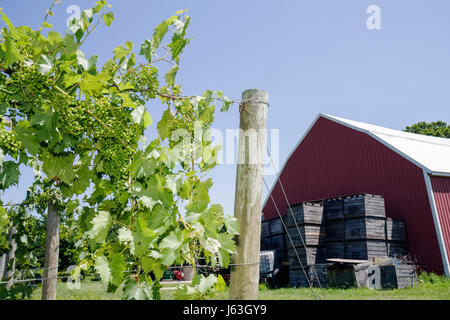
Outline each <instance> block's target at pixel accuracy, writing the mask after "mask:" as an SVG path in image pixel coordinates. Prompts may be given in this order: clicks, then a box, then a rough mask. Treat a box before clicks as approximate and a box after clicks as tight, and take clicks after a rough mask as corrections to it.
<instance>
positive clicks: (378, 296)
mask: <svg viewBox="0 0 450 320" xmlns="http://www.w3.org/2000/svg"><path fill="white" fill-rule="evenodd" d="M171 286H172V287H173V286H174V285H171ZM175 286H176V285H175ZM164 287H165V288H166V289H163V290H162V293H161V295H162V299H163V300H171V299H173V293H174V290H170V289H169V290H168V289H167V287H168V286H164ZM57 290H58V291H57V299H59V300H118V299H121V290H120V289H119V290H118V291H117V292H116V293H115V294H109V293H107V292H106V291H105V289H104V288H103V287H102V284H101V282H99V281H89V280H87V281H83V282H82V283H81V288H80V289H78V290H76V289H69V288H68V287H67V285H66V283H64V282H59V283H58V289H57ZM315 292H316V295H318V294H319V289H316V291H315ZM321 292H322V294H323V295H324V296H325V299H327V300H450V279H449V278H444V277H437V276H428V277H422V279H421V281H420V282H419V285H418V286H417V287H416V288H408V289H395V290H370V289H367V288H349V289H333V288H327V289H322V290H321ZM40 297H41V289H40V288H38V289H36V290H35V292H34V294H33V296H32V299H40ZM214 299H220V300H227V299H228V290H226V291H224V292H222V293H220V294H218V295H216V296H215V297H214ZM259 299H260V300H312V299H314V297H313V295H312V293H311V290H310V289H309V288H283V289H268V288H267V287H265V286H263V285H261V286H260V291H259Z"/></svg>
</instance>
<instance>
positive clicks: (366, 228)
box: [344, 217, 386, 240]
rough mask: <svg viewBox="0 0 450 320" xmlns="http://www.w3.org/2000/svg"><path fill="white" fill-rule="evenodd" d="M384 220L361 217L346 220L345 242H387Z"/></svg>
mask: <svg viewBox="0 0 450 320" xmlns="http://www.w3.org/2000/svg"><path fill="white" fill-rule="evenodd" d="M385 227H386V220H385V219H384V218H374V217H360V218H351V219H345V220H344V230H345V240H365V239H371V240H385V239H386V232H385V231H386V230H385Z"/></svg>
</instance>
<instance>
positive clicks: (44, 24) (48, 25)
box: [42, 22, 53, 28]
mask: <svg viewBox="0 0 450 320" xmlns="http://www.w3.org/2000/svg"><path fill="white" fill-rule="evenodd" d="M42 25H43V26H44V27H45V28H53V25H52V24H51V23H48V22H44V23H42Z"/></svg>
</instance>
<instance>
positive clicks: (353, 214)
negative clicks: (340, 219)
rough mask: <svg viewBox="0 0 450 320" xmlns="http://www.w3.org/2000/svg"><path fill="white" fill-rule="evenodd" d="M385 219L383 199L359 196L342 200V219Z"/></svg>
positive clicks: (364, 195)
mask: <svg viewBox="0 0 450 320" xmlns="http://www.w3.org/2000/svg"><path fill="white" fill-rule="evenodd" d="M357 217H383V218H385V217H386V212H385V208H384V197H383V196H379V195H372V194H361V195H355V196H349V197H346V198H344V218H357Z"/></svg>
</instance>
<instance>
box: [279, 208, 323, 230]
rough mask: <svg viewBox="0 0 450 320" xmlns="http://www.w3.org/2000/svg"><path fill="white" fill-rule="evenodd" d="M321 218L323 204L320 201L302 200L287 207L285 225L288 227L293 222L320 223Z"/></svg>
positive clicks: (293, 224) (292, 224) (293, 223)
mask: <svg viewBox="0 0 450 320" xmlns="http://www.w3.org/2000/svg"><path fill="white" fill-rule="evenodd" d="M291 210H292V211H291ZM292 214H293V215H294V218H295V221H294V218H293V217H292ZM323 219H324V216H323V205H322V204H321V203H311V202H303V203H300V204H296V205H292V206H291V207H290V208H289V207H288V208H287V212H286V225H287V226H288V227H292V226H295V222H297V224H298V225H299V224H304V223H309V224H321V223H322V222H323Z"/></svg>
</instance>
